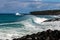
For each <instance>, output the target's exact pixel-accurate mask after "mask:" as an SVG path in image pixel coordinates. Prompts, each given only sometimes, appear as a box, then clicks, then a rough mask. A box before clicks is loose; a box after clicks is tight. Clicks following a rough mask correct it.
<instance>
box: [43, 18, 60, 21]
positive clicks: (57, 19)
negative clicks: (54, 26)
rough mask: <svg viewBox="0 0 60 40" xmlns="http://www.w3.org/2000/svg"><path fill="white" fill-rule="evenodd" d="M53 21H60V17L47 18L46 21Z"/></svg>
mask: <svg viewBox="0 0 60 40" xmlns="http://www.w3.org/2000/svg"><path fill="white" fill-rule="evenodd" d="M51 21H60V18H53V19H49V20H45V21H44V22H51Z"/></svg>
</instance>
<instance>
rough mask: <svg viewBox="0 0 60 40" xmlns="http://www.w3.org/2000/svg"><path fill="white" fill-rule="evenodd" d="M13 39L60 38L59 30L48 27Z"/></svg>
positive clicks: (50, 39) (56, 39)
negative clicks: (45, 29)
mask: <svg viewBox="0 0 60 40" xmlns="http://www.w3.org/2000/svg"><path fill="white" fill-rule="evenodd" d="M13 40H60V31H59V30H54V31H53V30H50V29H48V30H47V31H42V32H38V33H36V34H31V35H27V36H23V37H21V38H15V39H13Z"/></svg>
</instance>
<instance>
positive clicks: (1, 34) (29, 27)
mask: <svg viewBox="0 0 60 40" xmlns="http://www.w3.org/2000/svg"><path fill="white" fill-rule="evenodd" d="M32 20H33V21H34V23H33V22H32ZM44 20H46V19H45V18H39V17H35V16H31V18H28V19H27V20H24V21H20V22H13V23H4V24H0V25H8V24H23V25H24V26H22V28H21V27H16V28H15V27H10V26H9V27H4V28H1V29H0V39H3V40H5V39H9V40H12V39H13V38H18V37H22V36H24V35H27V34H32V33H36V32H41V31H45V30H47V29H52V30H55V29H57V30H60V25H59V24H60V21H55V22H43V21H44ZM41 22H43V23H41ZM38 24H39V25H38Z"/></svg>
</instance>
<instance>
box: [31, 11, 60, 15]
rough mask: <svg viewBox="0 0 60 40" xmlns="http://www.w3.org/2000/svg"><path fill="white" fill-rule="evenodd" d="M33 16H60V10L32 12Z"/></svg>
mask: <svg viewBox="0 0 60 40" xmlns="http://www.w3.org/2000/svg"><path fill="white" fill-rule="evenodd" d="M30 14H31V15H60V10H44V11H32V12H30Z"/></svg>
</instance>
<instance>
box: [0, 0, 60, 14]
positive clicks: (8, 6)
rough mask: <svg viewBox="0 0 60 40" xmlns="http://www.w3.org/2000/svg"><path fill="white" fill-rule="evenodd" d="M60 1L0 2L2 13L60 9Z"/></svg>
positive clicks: (6, 0) (27, 0)
mask: <svg viewBox="0 0 60 40" xmlns="http://www.w3.org/2000/svg"><path fill="white" fill-rule="evenodd" d="M59 2H60V0H0V13H16V12H22V13H29V12H30V11H39V10H50V9H60V3H59Z"/></svg>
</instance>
